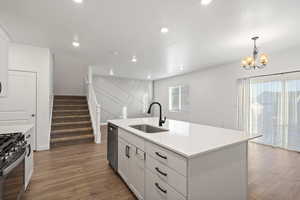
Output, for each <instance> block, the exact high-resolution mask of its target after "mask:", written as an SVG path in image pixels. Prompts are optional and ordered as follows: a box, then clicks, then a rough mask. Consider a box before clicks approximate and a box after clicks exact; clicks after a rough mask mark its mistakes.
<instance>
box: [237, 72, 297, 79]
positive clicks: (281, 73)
mask: <svg viewBox="0 0 300 200" xmlns="http://www.w3.org/2000/svg"><path fill="white" fill-rule="evenodd" d="M297 72H300V70H295V71H289V72H280V73H274V74H264V75H258V76H249V77H246V78H241V79H250V78H259V77H264V76H276V75H283V74H291V73H297Z"/></svg>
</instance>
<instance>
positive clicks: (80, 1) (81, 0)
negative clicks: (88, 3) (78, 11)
mask: <svg viewBox="0 0 300 200" xmlns="http://www.w3.org/2000/svg"><path fill="white" fill-rule="evenodd" d="M73 1H74V2H75V3H82V2H83V0H73Z"/></svg>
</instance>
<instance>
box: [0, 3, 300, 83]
mask: <svg viewBox="0 0 300 200" xmlns="http://www.w3.org/2000/svg"><path fill="white" fill-rule="evenodd" d="M299 10H300V1H285V0H213V2H212V3H211V4H210V5H208V6H202V5H201V4H200V0H147V1H146V0H84V3H83V4H76V3H74V2H73V1H72V0H0V24H1V25H2V26H3V27H4V28H5V29H6V30H7V31H8V32H9V34H10V36H11V38H12V39H13V41H15V42H20V43H25V44H31V45H37V46H41V47H49V48H50V49H51V50H52V52H54V53H55V54H64V53H66V52H67V53H69V54H72V55H73V56H74V57H76V58H77V59H78V58H80V59H82V60H84V63H90V64H91V65H95V66H97V67H98V68H99V71H101V72H102V73H104V74H109V71H110V69H111V68H112V69H113V70H114V74H115V75H117V76H123V77H132V78H141V79H146V78H147V76H148V75H151V77H152V78H153V79H157V78H163V77H168V76H172V75H175V74H179V73H185V72H187V71H193V70H196V69H198V68H204V67H211V66H215V65H219V64H222V63H228V62H231V61H234V60H239V59H240V58H242V57H244V56H246V55H248V54H250V53H251V51H252V41H251V40H250V38H251V37H252V36H253V35H259V36H260V37H261V38H260V40H259V41H258V44H259V46H261V47H262V48H261V50H262V51H265V52H266V53H268V52H274V51H278V50H282V49H285V48H288V47H289V46H295V45H298V44H299V43H300V37H299V34H300V26H299V19H300V12H299ZM161 27H168V28H169V33H168V34H166V35H162V34H161V33H160V28H161ZM76 37H77V38H78V40H79V42H80V44H81V46H80V47H79V48H77V49H75V48H74V47H73V46H72V41H73V39H74V38H76ZM115 51H117V52H118V55H115V54H114V52H115ZM133 55H136V57H137V59H138V62H137V63H132V62H131V57H132V56H133ZM180 66H184V70H183V71H181V70H180ZM237 67H239V66H237Z"/></svg>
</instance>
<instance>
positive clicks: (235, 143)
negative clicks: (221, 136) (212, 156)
mask: <svg viewBox="0 0 300 200" xmlns="http://www.w3.org/2000/svg"><path fill="white" fill-rule="evenodd" d="M108 123H111V124H114V125H115V126H118V127H119V128H121V129H123V130H125V131H128V132H130V133H132V134H134V135H136V136H138V137H140V138H143V139H145V140H147V141H149V142H151V143H153V144H156V145H159V146H161V147H164V148H166V149H168V150H170V151H172V152H174V153H176V154H179V155H181V156H183V157H185V158H186V159H192V158H195V157H197V156H199V155H202V154H206V153H210V152H214V151H218V150H220V149H223V148H226V147H229V146H232V145H237V144H241V143H244V142H248V141H249V140H252V139H255V138H258V137H260V136H262V135H256V136H252V137H248V138H245V139H243V140H240V141H237V142H232V143H229V144H226V145H223V146H217V147H214V148H211V149H207V150H204V151H201V152H199V153H193V154H185V153H184V152H181V151H178V150H176V149H174V148H172V147H169V146H167V145H164V144H163V143H159V142H156V141H154V140H151V139H149V138H146V137H143V136H142V135H140V134H137V133H135V132H140V133H142V134H143V132H142V131H139V130H134V131H132V130H131V129H132V128H131V127H129V126H126V127H124V126H121V125H118V124H117V123H115V122H114V120H108ZM149 125H151V126H152V124H149Z"/></svg>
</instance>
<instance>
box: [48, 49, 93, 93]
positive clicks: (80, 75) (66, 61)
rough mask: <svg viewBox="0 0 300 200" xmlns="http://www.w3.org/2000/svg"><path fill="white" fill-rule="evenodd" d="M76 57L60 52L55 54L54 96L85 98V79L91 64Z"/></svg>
mask: <svg viewBox="0 0 300 200" xmlns="http://www.w3.org/2000/svg"><path fill="white" fill-rule="evenodd" d="M82 60H83V59H80V58H79V57H77V56H76V55H73V54H69V53H64V52H58V53H56V54H55V66H54V94H55V95H76V96H78V95H79V96H85V95H86V94H85V83H84V77H85V75H86V73H87V70H88V66H89V63H84V62H83V61H82Z"/></svg>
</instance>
